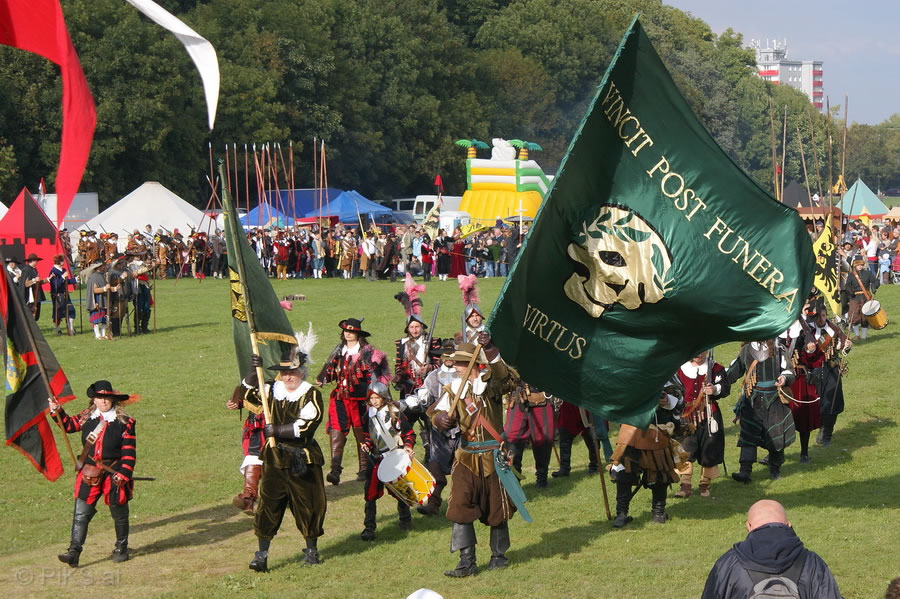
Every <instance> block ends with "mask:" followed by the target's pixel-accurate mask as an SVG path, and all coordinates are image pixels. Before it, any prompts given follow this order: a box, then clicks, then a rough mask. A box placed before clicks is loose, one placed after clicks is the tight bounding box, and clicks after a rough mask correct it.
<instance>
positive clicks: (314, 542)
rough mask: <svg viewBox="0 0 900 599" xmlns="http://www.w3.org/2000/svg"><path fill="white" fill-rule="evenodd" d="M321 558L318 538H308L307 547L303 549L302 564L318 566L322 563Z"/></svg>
mask: <svg viewBox="0 0 900 599" xmlns="http://www.w3.org/2000/svg"><path fill="white" fill-rule="evenodd" d="M321 563H322V560H321V559H320V558H319V546H318V539H306V549H304V550H303V562H302V563H301V564H300V565H301V566H316V565H318V564H321Z"/></svg>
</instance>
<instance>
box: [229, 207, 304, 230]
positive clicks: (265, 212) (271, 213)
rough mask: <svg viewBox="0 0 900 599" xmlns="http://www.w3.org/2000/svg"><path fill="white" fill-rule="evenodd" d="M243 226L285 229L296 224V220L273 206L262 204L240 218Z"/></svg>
mask: <svg viewBox="0 0 900 599" xmlns="http://www.w3.org/2000/svg"><path fill="white" fill-rule="evenodd" d="M240 221H241V225H242V226H243V227H244V228H248V227H284V226H290V225H292V224H294V219H293V218H291V217H289V216H287V215H286V214H283V213H282V212H281V211H280V210H278V209H277V208H275V207H274V206H272V205H271V204H260V205H259V206H257V207H256V208H254V209H253V210H251V211H250V212H248V213H247V214H245V215H244V216H242V217H241V218H240Z"/></svg>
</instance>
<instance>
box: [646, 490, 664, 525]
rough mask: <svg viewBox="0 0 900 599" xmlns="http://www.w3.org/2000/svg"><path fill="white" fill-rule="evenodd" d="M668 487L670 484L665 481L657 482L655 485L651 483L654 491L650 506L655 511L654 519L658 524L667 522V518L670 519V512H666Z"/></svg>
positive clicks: (652, 491)
mask: <svg viewBox="0 0 900 599" xmlns="http://www.w3.org/2000/svg"><path fill="white" fill-rule="evenodd" d="M667 489H668V485H666V484H663V483H656V484H654V485H650V491H651V493H652V499H651V500H650V508H651V511H652V512H653V521H654V522H656V523H657V524H665V523H666V520H668V519H669V514H667V513H666V490H667Z"/></svg>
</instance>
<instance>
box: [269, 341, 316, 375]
mask: <svg viewBox="0 0 900 599" xmlns="http://www.w3.org/2000/svg"><path fill="white" fill-rule="evenodd" d="M308 359H309V356H307V355H306V354H305V353H303V352H302V351H301V350H300V348H299V347H298V346H296V345H294V346H291V347H289V348H288V349H286V350H284V351H283V352H282V353H281V361H280V362H278V364H274V365H272V366H269V370H278V371H285V370H299V369H300V368H303V365H304V364H306V361H307V360H308Z"/></svg>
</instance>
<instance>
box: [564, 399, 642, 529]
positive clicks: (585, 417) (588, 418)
mask: <svg viewBox="0 0 900 599" xmlns="http://www.w3.org/2000/svg"><path fill="white" fill-rule="evenodd" d="M578 414H579V415H580V416H581V423H582V424H583V425H584V426H585V427H586V428H588V429H590V431H591V443H592V444H593V446H594V454H595V455H596V456H597V470H598V471H599V472H600V487H601V489H603V507H604V509H605V510H606V519H607V520H612V512H610V511H609V497H608V496H607V494H606V475H605V474H604V472H603V471H604V470H605V469H606V466H605V465H604V463H603V454H602V453H600V442H599V441H598V440H597V429H596V427H595V425H594V414H593V413H592V412H588V411H587V410H585V409H584V408H578ZM638 488H639V489H640V486H638Z"/></svg>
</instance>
